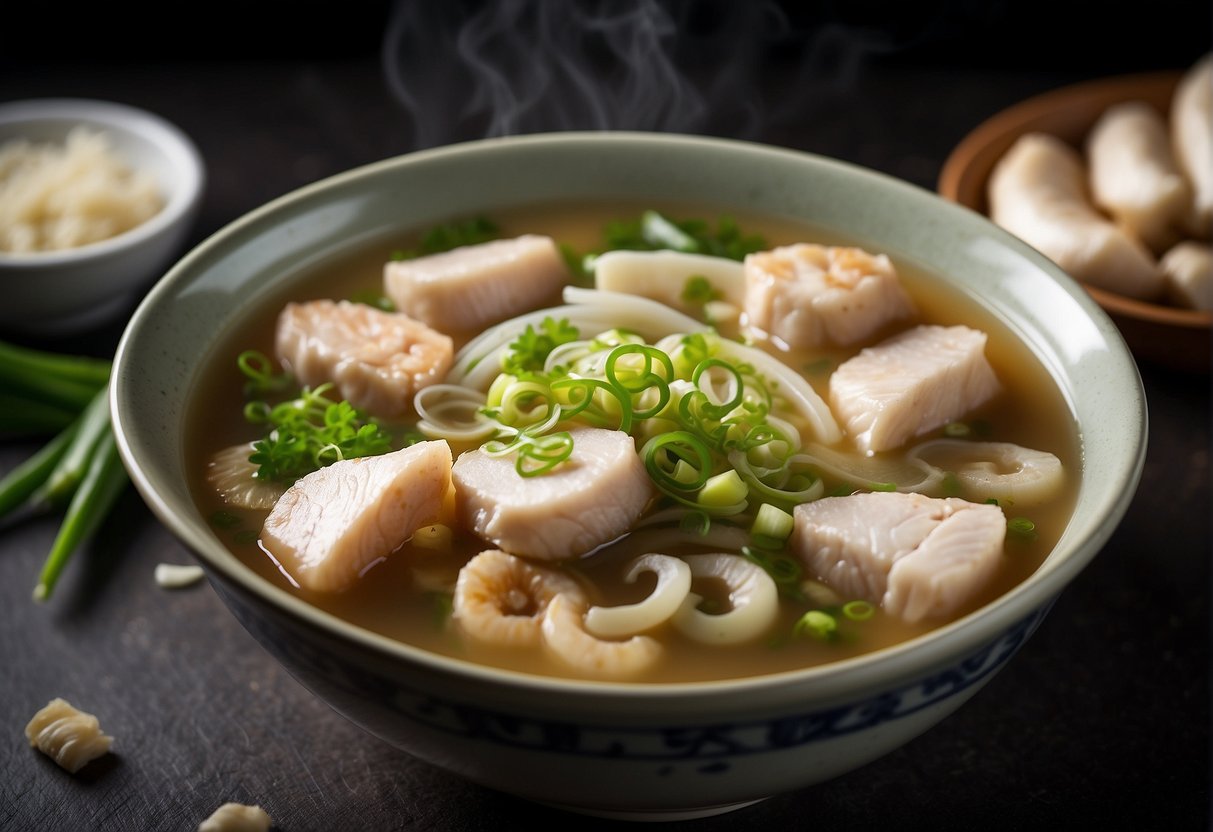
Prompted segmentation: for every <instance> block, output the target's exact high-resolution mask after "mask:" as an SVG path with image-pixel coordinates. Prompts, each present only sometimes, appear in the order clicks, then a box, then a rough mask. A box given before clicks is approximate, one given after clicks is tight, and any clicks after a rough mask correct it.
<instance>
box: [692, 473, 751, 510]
mask: <svg viewBox="0 0 1213 832" xmlns="http://www.w3.org/2000/svg"><path fill="white" fill-rule="evenodd" d="M749 493H750V490H749V488H748V487H746V484H745V481H744V480H743V479H742V478H741V475H740V474H738V473H737V472H736V471H733V470H729V471H722V472H721V473H719V474H716V475H715V476H712V477H709V478H708V481H707V482H705V483H704V484H703V488H701V489H699V504H700V505H702V506H708V507H711V508H725V507H726V506H734V505H737V504H738V503H743V502H745V499H746V496H747V495H748V494H749Z"/></svg>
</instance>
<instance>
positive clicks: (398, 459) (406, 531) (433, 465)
mask: <svg viewBox="0 0 1213 832" xmlns="http://www.w3.org/2000/svg"><path fill="white" fill-rule="evenodd" d="M450 483H451V448H450V446H449V445H447V443H446V441H445V440H434V441H431V442H419V443H417V444H416V445H410V446H409V447H407V448H404V449H402V450H399V451H393V452H392V453H388V454H383V455H382V456H368V457H362V458H359V459H347V460H342V461H341V462H335V463H333V464H332V465H329V466H328V467H326V468H321V469H320V470H319V471H313V472H312V473H310V474H308V475H307V476H305V477H303V478H302V479H300V480H299V481H298V482H296V483H295V484H294V485H293V486H291V487H290V488H289V489H287V491H286V493H285V494H283V495H282V498H281V499H280V500H279V501H278V502H277V503H276V504H275V505H274V508H273V509H272V510H271V511H270V513H269V516H268V517H267V518H266V519H265V525H264V526H263V527H262V529H261V543H262V545H263V546H264V547H265V548H266V550H267V551H269V553H270V554H271V555H273V556H274V559H275V560H277V561H278V563H279V564H280V565H281V566H282V568H283V569H284V570H285V571H286V573H287V574H288V575H290V576H291V578H293V579H294V580H295V581H296V582H298V584H299V585H300V586H301V587H303V588H304V589H310V590H314V591H316V592H340V591H342V590H344V589H348V588H349V587H350V586H352V585H353V583H354V582H355V581H357V580H358V578H360V577H361V576H362V574H363V573H364V572H365V571H366V570H367V569H369V568H370V567H371V566H372V565H373V564H375V563H376V562H378V561H379V560H382V559H383V558H386V557H387V556H388V555H390V554H391V553H392V552H394V551H395V550H396V549H398V548H400V546H401V545H403V544H404V543H405V542H406V541H408V539H409V538H410V537H412V536H413V533H414V532H416V531H417V529H419V528H421V527H422V526H424V525H427V524H428V523H430V522H432V521H433V520H434V518H436V517H438V516H439V514H440V512H441V510H442V504H443V499H444V498H445V497H446V493H447V490H448V489H449V488H450Z"/></svg>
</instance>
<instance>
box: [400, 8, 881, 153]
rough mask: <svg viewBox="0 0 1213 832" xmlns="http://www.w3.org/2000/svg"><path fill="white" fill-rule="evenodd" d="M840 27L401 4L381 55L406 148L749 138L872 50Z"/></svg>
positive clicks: (732, 12)
mask: <svg viewBox="0 0 1213 832" xmlns="http://www.w3.org/2000/svg"><path fill="white" fill-rule="evenodd" d="M839 33H840V30H838V29H837V28H833V29H831V28H830V27H824V28H822V29H821V30H820V31H817V32H815V33H813V35H812V37H810V38H807V39H806V38H805V37H804V36H803V35H798V34H797V33H795V32H794V31H793V29H792V27H791V26H790V25H789V22H788V19H787V17H786V15H785V14H784V12H783V11H782V10H781V8H780V7H779V6H778V5H776V4H775V3H772V2H729V1H728V0H719V1H718V2H707V0H698V2H696V0H682V1H681V2H679V1H678V0H674V1H673V2H659V0H639V2H595V1H594V0H501V1H500V2H484V3H470V4H469V3H466V2H465V3H463V4H462V5H461V4H460V3H457V2H451V0H448V2H444V3H426V2H405V1H403V0H402V2H398V3H397V4H396V5H395V6H394V8H393V13H392V17H391V21H390V23H389V27H388V31H387V33H386V35H385V39H384V46H383V61H384V69H385V74H386V77H387V82H388V84H389V85H390V87H391V89H392V91H393V93H394V95H395V96H396V97H397V98H398V100H399V101H400V102H401V104H402V105H403V106H404V107H405V108H406V109H407V111H408V112H409V114H410V115H411V116H412V121H413V125H414V135H413V137H412V138H413V142H412V144H413V147H414V148H422V147H430V146H434V145H438V144H445V143H449V142H452V141H460V140H464V139H470V138H479V137H482V136H504V135H513V134H519V133H535V132H546V131H555V130H646V131H665V132H682V133H709V134H718V135H729V136H733V137H736V138H756V137H757V136H758V135H759V134H760V132H761V131H762V130H763V129H765V128H766V127H768V126H770V124H771V122H772V120H773V119H779V118H781V117H784V116H787V115H788V114H790V113H793V112H795V113H799V114H800V115H801V116H803V115H804V111H805V107H806V106H807V102H808V99H809V96H811V95H812V94H813V93H814V92H820V91H821V89H822V81H821V79H823V78H824V79H829V80H827V81H826V84H827V86H828V85H829V84H832V83H837V82H838V81H839V80H842V81H843V82H847V80H848V76H850V75H853V70H854V66H855V64H854V60H855V57H856V56H857V55H862V54H863V53H864V51H865V50H869V49H871V48H874V47H876V48H878V47H879V44H878V43H874V42H870V43H867V44H865V45H861V48H860V49H858V50H857V49H856V48H855V39H854V38H853V37H850V36H848V37H847V38H840V37H838V35H839ZM776 59H780V60H776ZM822 60H824V61H826V62H827V63H828V66H822V65H821V61H822ZM773 66H778V67H779V69H780V73H779V76H778V78H777V79H776V80H772V78H771V77H769V76H770V72H771V68H772V67H773ZM822 69H826V70H828V71H825V72H822V71H821V70H822ZM773 100H778V101H779V103H780V105H781V106H779V107H777V108H773V107H772V106H771V103H770V102H771V101H773Z"/></svg>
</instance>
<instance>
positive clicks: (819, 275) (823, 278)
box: [745, 243, 914, 348]
mask: <svg viewBox="0 0 1213 832" xmlns="http://www.w3.org/2000/svg"><path fill="white" fill-rule="evenodd" d="M745 281H746V285H745V314H746V323H747V325H748V326H750V327H754V328H757V329H758V330H761V331H762V332H765V333H766V334H767V335H769V336H771V337H773V338H777V339H779V340H780V341H782V342H783V343H785V344H787V345H788V346H789V347H793V348H803V347H821V346H825V345H827V344H836V345H839V346H846V345H848V344H856V343H859V342H860V341H862V340H863V339H865V338H867V337H869V336H871V335H873V334H875V333H876V332H877V330H879V329H880V328H881V327H883V326H884V325H885V324H887V323H889V322H890V321H895V320H898V319H901V318H908V317H910V316H911V315H913V314H914V304H913V302H912V301H911V300H910V296H909V295H908V294H906V291H905V289H903V288H902V286H901V282H900V280H899V278H898V276H897V270H896V269H895V268H894V267H893V263H892V261H890V260H889V258H888V257H887V256H886V255H883V254H880V255H872V254H869V253H868V252H866V251H864V250H863V249H859V248H853V247H836V246H819V245H814V244H810V243H798V244H796V245H791V246H783V247H780V248H776V249H773V250H771V251H763V252H758V253H755V254H751V255H748V256H747V257H746V259H745Z"/></svg>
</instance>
